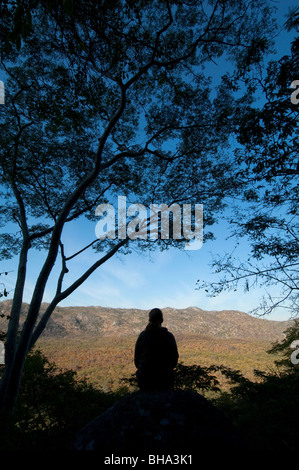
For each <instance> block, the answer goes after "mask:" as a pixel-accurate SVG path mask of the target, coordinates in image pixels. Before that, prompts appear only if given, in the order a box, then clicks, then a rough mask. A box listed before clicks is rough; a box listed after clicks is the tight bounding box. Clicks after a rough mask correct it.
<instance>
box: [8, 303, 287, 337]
mask: <svg viewBox="0 0 299 470" xmlns="http://www.w3.org/2000/svg"><path fill="white" fill-rule="evenodd" d="M10 306H11V301H10V300H7V301H4V302H1V303H0V314H5V315H8V314H9V312H10ZM45 308H46V304H43V307H42V311H44V309H45ZM27 309H28V305H27V304H24V305H23V315H22V319H21V323H22V322H23V321H24V318H25V313H26V311H27ZM163 313H164V324H163V326H165V327H167V328H168V329H169V330H170V331H172V332H173V333H174V334H176V333H180V334H188V333H192V334H194V333H195V334H199V335H200V336H207V337H218V338H225V339H227V338H240V339H260V340H267V341H275V340H279V339H281V338H282V337H283V332H284V331H285V330H286V328H287V327H288V326H290V324H291V321H272V320H267V319H266V318H255V317H252V316H251V315H248V314H246V313H244V312H239V311H234V310H222V311H206V310H202V309H200V308H198V307H188V308H185V309H175V308H164V309H163ZM147 321H148V310H139V309H123V308H108V307H107V308H106V307H57V308H56V309H55V311H54V313H53V315H52V317H51V319H50V320H49V322H48V325H47V328H46V330H45V332H44V334H43V336H44V337H45V336H46V337H55V338H61V337H70V336H79V335H80V336H84V337H87V336H92V337H94V336H97V337H108V336H110V337H111V336H132V335H134V336H136V335H138V334H139V333H140V331H141V330H143V329H144V327H145V326H146V324H147ZM6 325H7V321H6V320H5V319H4V318H0V330H2V331H3V330H5V328H6Z"/></svg>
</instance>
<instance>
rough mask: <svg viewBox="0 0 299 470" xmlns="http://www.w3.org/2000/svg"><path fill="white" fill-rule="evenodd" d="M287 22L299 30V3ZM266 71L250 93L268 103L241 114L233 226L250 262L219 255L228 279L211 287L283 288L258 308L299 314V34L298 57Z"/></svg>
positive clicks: (219, 266)
mask: <svg viewBox="0 0 299 470" xmlns="http://www.w3.org/2000/svg"><path fill="white" fill-rule="evenodd" d="M286 27H288V28H293V27H294V28H297V30H298V8H297V9H295V10H294V11H293V12H291V14H290V16H289V18H288V21H287V22H286ZM263 72H264V71H263V70H262V71H261V72H260V74H256V75H255V76H253V77H251V79H250V86H251V91H252V92H253V93H256V94H259V95H260V101H261V100H262V102H263V104H262V106H258V103H253V104H252V105H248V106H245V107H243V108H242V109H238V116H237V120H238V121H239V125H238V127H237V136H238V144H239V145H238V146H237V149H236V150H235V155H236V161H237V162H238V164H239V169H238V170H237V172H236V178H239V181H240V192H239V197H238V201H237V202H236V203H235V204H234V211H233V215H232V216H230V223H231V224H232V227H233V236H234V237H235V238H236V240H238V239H241V238H242V239H247V240H248V242H249V244H248V246H249V250H248V259H247V260H245V261H244V260H239V259H235V257H234V256H233V255H232V254H227V255H225V256H224V257H223V256H218V257H215V260H214V267H215V268H216V270H217V272H218V273H222V277H221V279H220V280H219V281H217V282H214V283H213V285H212V286H209V287H211V289H210V290H209V292H210V293H211V294H212V295H214V294H217V293H219V292H221V291H222V290H223V289H235V288H236V287H237V286H238V285H240V284H243V286H244V289H245V291H248V290H250V289H251V288H252V287H255V286H257V285H262V286H265V287H266V291H267V289H268V287H269V286H272V287H273V286H276V289H275V294H274V295H273V294H271V293H270V292H269V293H268V294H266V295H265V297H264V298H263V299H262V301H261V304H260V305H259V306H258V307H257V308H256V309H255V312H256V313H258V314H267V313H270V312H271V311H273V310H274V309H277V308H283V309H286V310H287V311H289V314H290V316H297V315H298V308H299V304H298V290H299V278H298V266H299V258H298V257H299V240H298V233H299V225H298V202H299V184H298V181H299V180H298V176H299V157H298V148H299V147H298V116H299V114H298V112H299V108H298V103H296V93H297V94H298V90H297V91H296V90H295V91H294V88H296V86H294V85H293V83H295V85H296V78H298V37H295V38H294V40H293V42H292V44H291V54H290V55H285V56H283V57H281V58H280V59H279V60H275V61H274V60H272V61H271V62H270V63H269V65H268V67H267V70H266V74H265V75H264V73H263ZM298 83H299V82H298ZM240 200H241V201H242V203H241V204H240ZM209 287H208V288H209Z"/></svg>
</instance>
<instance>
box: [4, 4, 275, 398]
mask: <svg viewBox="0 0 299 470" xmlns="http://www.w3.org/2000/svg"><path fill="white" fill-rule="evenodd" d="M2 9H3V19H2V26H1V33H0V34H1V38H2V39H3V41H1V66H2V68H3V70H4V72H5V76H6V81H5V91H6V104H5V107H4V106H2V107H1V184H2V193H1V201H2V208H1V213H2V220H3V223H7V222H11V223H13V224H15V226H16V227H17V229H16V233H15V234H13V235H12V234H11V233H4V234H3V235H2V244H1V252H2V256H3V257H7V256H9V255H10V254H17V255H18V256H19V266H18V274H17V281H16V286H15V291H14V297H13V303H12V310H11V315H10V320H9V326H8V332H7V340H6V357H5V371H4V374H3V377H2V381H1V397H2V402H7V401H8V402H10V403H13V402H14V399H15V396H16V394H17V390H18V386H19V382H20V377H21V371H22V368H23V363H24V359H25V357H26V354H27V352H28V350H29V349H30V348H31V347H32V346H33V345H34V343H35V342H36V340H37V339H38V337H39V335H40V334H41V332H42V331H43V328H44V327H45V325H46V323H47V321H48V319H49V317H50V315H51V313H52V312H53V310H54V308H55V306H56V305H57V303H58V302H60V301H61V300H62V299H63V298H65V297H66V296H67V295H69V294H70V293H71V292H72V291H73V290H74V289H75V288H77V287H78V286H79V285H80V284H81V283H82V282H84V280H86V279H87V278H88V276H89V275H90V274H91V273H92V272H94V270H95V269H97V268H98V267H99V266H100V265H101V264H103V263H104V262H105V261H106V260H107V259H109V258H110V257H111V256H113V255H114V254H115V253H116V252H117V251H118V250H120V249H123V250H124V249H125V248H126V246H127V244H128V241H129V240H128V237H127V238H125V239H123V240H118V239H115V240H108V239H107V240H105V242H104V243H100V242H98V240H96V241H95V240H91V243H90V246H93V247H94V248H95V249H97V250H98V251H103V250H104V251H105V253H104V254H103V255H99V258H98V259H97V260H96V262H95V263H94V264H93V265H92V266H90V268H89V269H88V270H87V271H86V272H85V273H83V274H82V276H81V277H80V278H78V279H77V281H75V282H74V283H73V284H71V285H68V286H66V287H65V284H64V281H65V275H66V274H67V272H68V269H69V260H70V259H71V258H73V256H74V255H75V253H68V251H67V250H68V247H67V246H64V243H63V230H64V227H65V225H66V224H67V223H68V222H70V221H72V220H76V219H77V218H79V217H81V216H83V215H85V216H86V217H87V218H88V219H90V220H96V219H95V208H96V206H97V204H98V203H99V202H101V203H103V202H114V201H115V198H116V197H117V196H118V195H124V196H128V197H129V198H130V200H131V201H133V202H136V201H137V202H139V203H143V204H145V205H146V206H148V205H149V203H150V202H155V203H161V202H165V203H167V204H171V203H173V202H179V203H184V202H194V200H196V199H197V200H196V202H200V203H202V204H204V211H205V216H204V220H205V226H206V227H208V226H209V225H212V224H213V222H214V220H215V217H216V214H217V213H218V212H219V211H221V210H222V208H223V207H224V200H223V198H224V196H230V197H231V196H232V195H233V193H234V190H235V188H236V187H237V185H238V181H237V180H234V179H232V178H231V175H232V174H233V173H232V170H233V168H234V161H233V160H230V159H229V158H228V157H227V154H226V148H227V145H228V144H229V137H230V135H231V133H232V132H233V129H234V127H235V122H234V119H233V116H234V113H235V109H236V107H238V106H239V107H241V105H242V103H243V105H245V104H246V103H248V100H249V101H250V96H249V95H246V96H245V98H244V97H242V99H238V100H237V99H235V98H234V96H233V92H232V90H231V89H230V87H229V84H227V83H226V84H224V83H222V86H221V90H218V91H217V93H216V96H213V93H212V91H213V87H214V83H213V81H212V79H211V78H210V77H209V74H208V71H206V69H205V67H207V66H208V65H209V64H210V63H212V62H215V61H217V60H219V59H220V58H221V57H223V58H224V57H225V59H226V60H227V63H228V67H229V68H230V69H231V73H232V76H233V77H234V78H236V79H240V78H241V79H244V78H245V77H247V76H248V74H250V71H251V69H252V68H254V67H255V66H256V65H258V64H259V63H260V62H261V61H262V59H263V55H264V54H265V52H266V51H267V50H268V48H269V47H270V45H271V39H270V38H271V33H272V31H273V28H274V23H273V21H272V19H271V18H272V17H271V9H270V8H269V6H268V5H267V3H266V2H265V1H262V0H258V1H256V2H251V1H247V0H244V1H242V2H240V1H236V0H227V1H218V0H213V1H211V2H205V1H195V2H183V1H181V0H174V1H165V2H160V1H153V2H144V1H142V0H140V1H137V2H136V1H134V2H132V1H124V0H113V1H111V0H109V1H108V0H106V1H105V0H103V1H101V2H95V1H94V0H87V1H85V2H75V1H67V2H65V1H64V2H61V1H58V0H48V1H47V2H39V1H33V0H32V1H30V0H28V1H11V2H7V3H6V5H5V6H3V7H2ZM243 105H242V106H243ZM198 199H199V201H198ZM205 236H206V237H209V236H211V235H210V234H209V232H207V231H205ZM156 242H157V243H156V244H155V245H151V246H160V247H162V248H163V247H165V246H167V245H169V244H172V243H174V240H173V237H172V238H170V239H169V240H161V239H158V240H157V241H156ZM137 243H139V244H141V246H144V243H143V240H138V239H137ZM177 243H178V245H180V242H179V241H178V242H177ZM147 245H148V244H147ZM33 248H38V249H43V250H46V251H45V253H46V256H45V262H44V264H43V266H42V268H41V271H40V273H39V275H38V277H37V280H36V284H35V287H34V290H33V294H32V300H31V302H30V306H29V310H28V315H27V317H26V321H25V323H24V326H23V328H22V331H21V334H20V337H18V328H19V317H20V311H21V310H20V309H21V305H22V299H23V292H24V285H25V280H26V269H27V259H28V253H29V251H30V250H31V249H33ZM85 248H86V247H82V250H84V249H85ZM82 250H80V252H81V251H82ZM58 254H59V255H60V257H61V273H60V275H59V277H58V278H57V292H56V294H55V296H54V298H53V300H52V302H51V303H50V305H49V307H48V309H47V311H46V312H45V314H44V315H43V316H42V318H39V309H40V305H41V302H42V300H43V294H44V291H45V288H46V285H47V281H48V279H49V276H50V274H51V272H52V270H53V267H54V265H55V263H56V262H57V257H58ZM3 397H4V398H3ZM7 397H8V398H7Z"/></svg>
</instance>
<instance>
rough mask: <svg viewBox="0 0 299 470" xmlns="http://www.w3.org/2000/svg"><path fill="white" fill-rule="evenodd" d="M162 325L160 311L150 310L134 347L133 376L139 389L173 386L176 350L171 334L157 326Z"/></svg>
mask: <svg viewBox="0 0 299 470" xmlns="http://www.w3.org/2000/svg"><path fill="white" fill-rule="evenodd" d="M162 322H163V315H162V312H161V310H160V309H153V310H151V311H150V314H149V324H148V325H147V327H146V329H145V330H144V331H142V333H140V335H139V337H138V339H137V342H136V345H135V358H134V359H135V365H136V368H137V372H136V376H137V379H138V384H139V387H140V388H141V389H143V390H152V389H166V388H172V387H173V380H174V375H173V369H174V368H175V366H176V365H177V361H178V350H177V345H176V341H175V338H174V336H173V334H172V333H170V332H169V331H168V330H167V328H163V327H162V326H161V324H162Z"/></svg>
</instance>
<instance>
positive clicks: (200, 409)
mask: <svg viewBox="0 0 299 470" xmlns="http://www.w3.org/2000/svg"><path fill="white" fill-rule="evenodd" d="M74 448H75V450H95V451H98V452H100V453H101V454H103V455H109V454H114V455H136V454H137V455H148V454H163V455H166V454H192V455H195V454H196V455H207V452H210V451H211V450H212V451H217V452H219V451H221V450H223V451H233V450H237V449H245V448H246V445H245V443H244V441H243V439H242V438H241V437H240V436H239V435H238V433H237V431H236V430H235V428H234V426H233V425H232V423H231V422H230V421H229V420H228V419H226V417H225V416H224V415H223V414H222V413H221V412H220V411H219V410H218V409H216V408H215V407H214V406H213V405H212V404H211V403H210V402H209V401H208V400H206V399H205V398H204V397H203V396H201V395H199V394H198V393H196V392H191V391H183V390H173V391H166V392H135V393H132V394H130V395H128V396H127V397H125V398H123V399H122V400H120V401H118V402H117V403H115V404H114V405H113V406H111V407H110V408H109V409H108V410H106V411H105V412H104V413H102V414H101V415H100V416H98V417H97V418H95V419H94V420H93V421H91V422H90V423H88V424H87V425H86V426H85V427H84V428H83V429H81V430H80V431H79V433H78V435H77V437H76V442H75V445H74Z"/></svg>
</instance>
